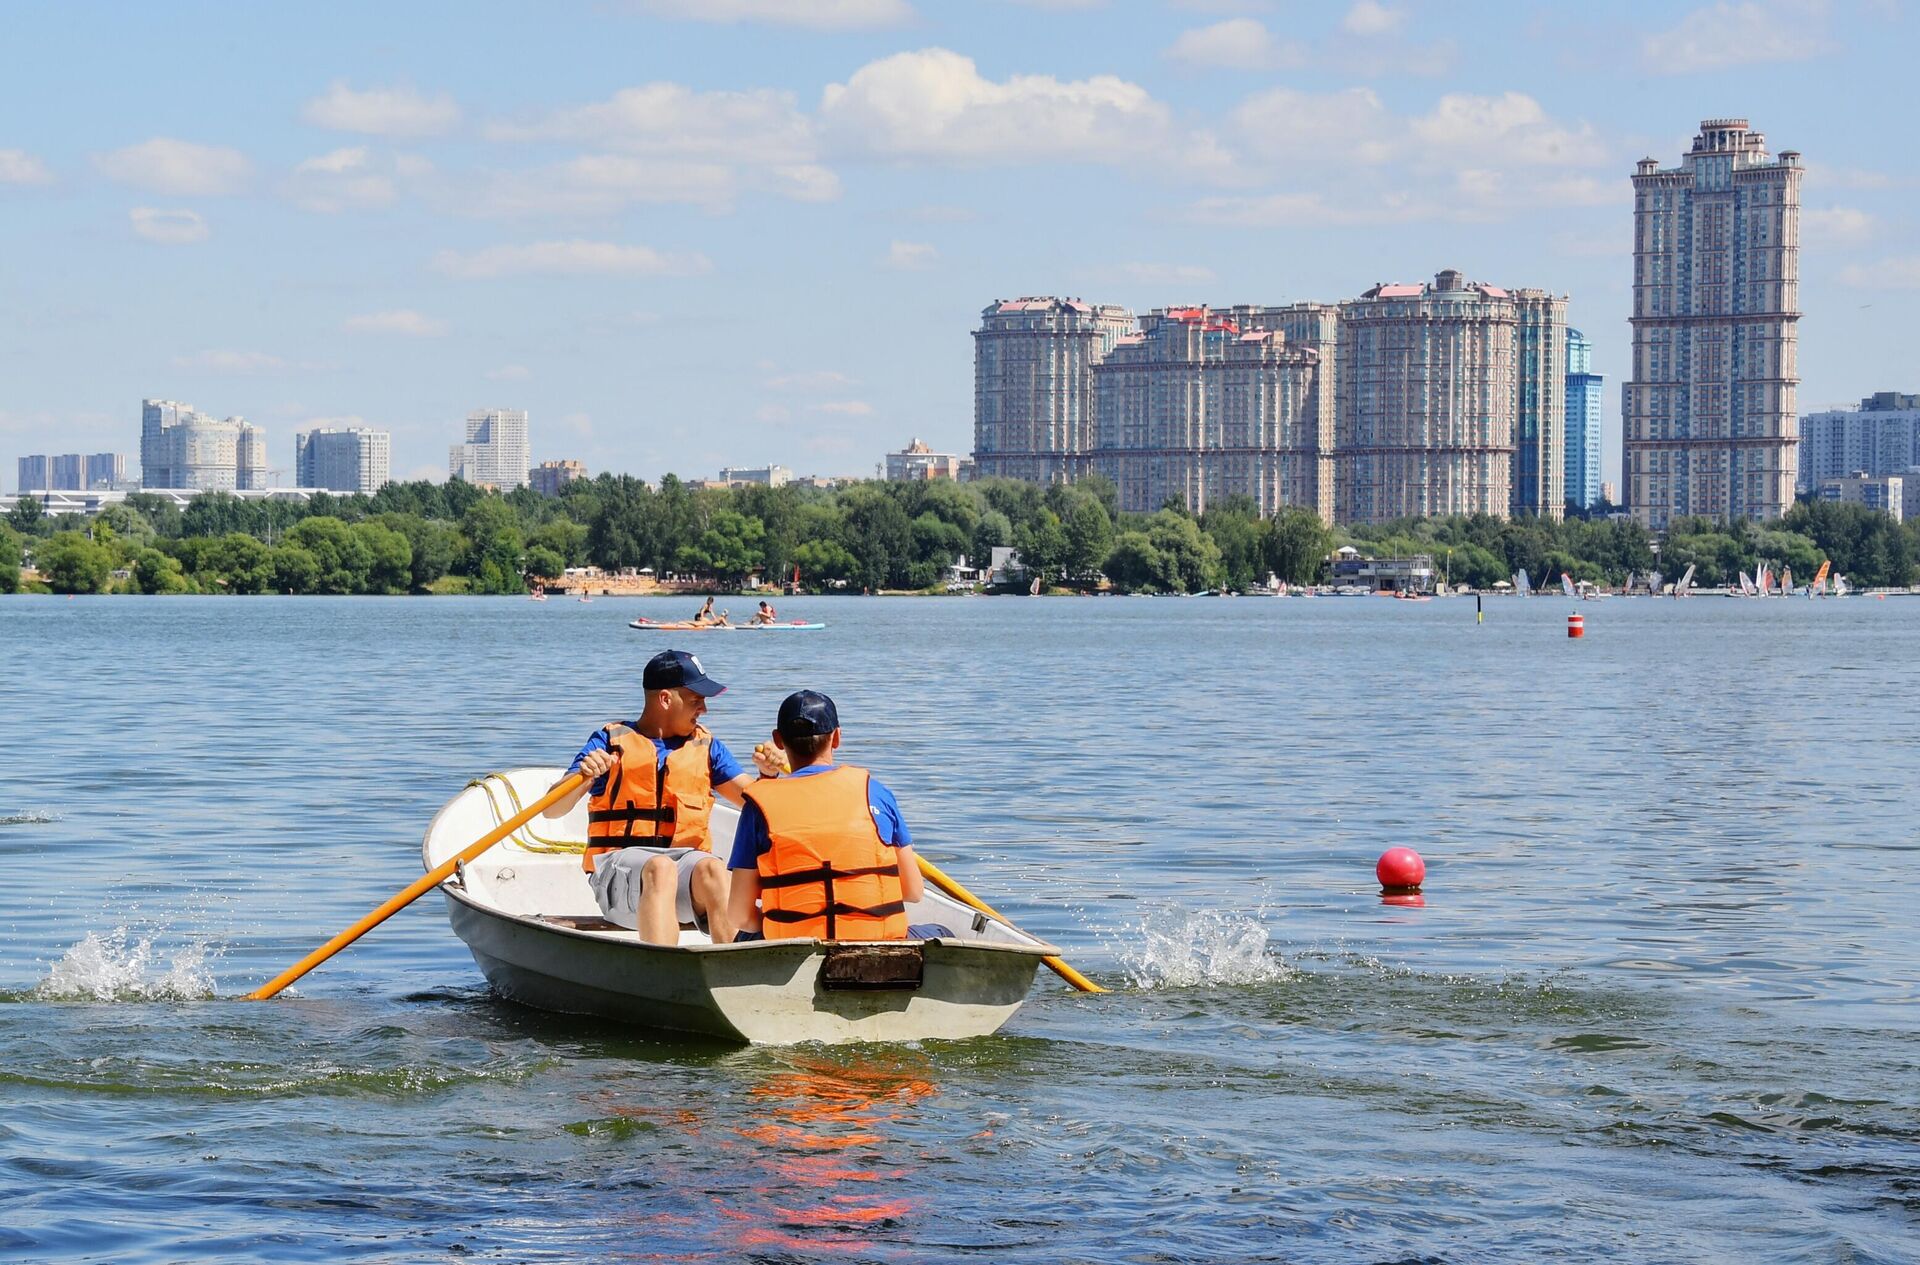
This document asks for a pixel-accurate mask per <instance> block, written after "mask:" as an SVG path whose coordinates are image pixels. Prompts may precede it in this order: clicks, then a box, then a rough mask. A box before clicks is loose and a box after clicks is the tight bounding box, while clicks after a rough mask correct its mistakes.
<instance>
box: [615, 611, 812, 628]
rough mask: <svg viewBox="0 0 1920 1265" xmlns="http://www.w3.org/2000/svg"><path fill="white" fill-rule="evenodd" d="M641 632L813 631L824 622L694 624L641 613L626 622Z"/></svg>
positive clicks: (792, 620) (684, 620)
mask: <svg viewBox="0 0 1920 1265" xmlns="http://www.w3.org/2000/svg"><path fill="white" fill-rule="evenodd" d="M627 627H629V628H637V629H639V630H640V631H642V632H813V631H815V630H816V629H820V628H825V627H826V625H825V624H810V623H807V622H806V621H805V620H801V619H788V620H778V621H776V622H774V623H771V624H754V623H746V624H696V623H694V622H693V621H692V620H687V619H674V620H657V619H648V618H647V617H646V616H644V615H642V616H641V617H640V618H638V619H636V620H634V621H633V622H632V623H630V624H628V625H627Z"/></svg>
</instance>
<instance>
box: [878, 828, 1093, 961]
mask: <svg viewBox="0 0 1920 1265" xmlns="http://www.w3.org/2000/svg"><path fill="white" fill-rule="evenodd" d="M913 859H914V860H916V861H918V862H919V863H920V872H921V873H922V874H924V875H926V876H927V879H928V881H929V882H931V883H932V884H933V885H934V886H935V887H937V888H939V889H940V890H941V891H943V892H945V893H946V894H947V895H949V896H951V897H953V898H954V899H955V900H957V901H959V902H960V903H961V904H963V905H971V906H973V907H974V908H975V909H977V910H979V911H980V912H981V913H983V914H985V915H986V916H987V917H989V918H998V919H999V920H1000V921H1001V922H1006V921H1007V920H1006V919H1005V918H1001V917H1000V915H999V914H997V913H995V912H994V911H993V907H992V906H991V905H989V904H987V903H986V902H985V901H983V900H981V899H980V898H979V897H978V896H975V895H974V894H973V893H972V892H970V891H968V890H967V889H966V888H964V887H962V886H960V884H958V883H956V882H954V881H953V880H952V879H950V878H948V877H947V876H946V873H945V872H944V871H942V870H941V868H940V867H939V866H937V865H935V864H934V863H933V862H931V861H929V860H927V858H925V857H923V856H921V855H920V854H919V853H918V852H915V853H914V854H913ZM1008 925H1009V926H1011V925H1012V924H1010V923H1009V924H1008ZM1040 960H1041V961H1042V962H1045V963H1046V964H1047V965H1048V966H1049V967H1051V968H1052V969H1053V973H1054V974H1055V975H1058V976H1059V977H1060V978H1061V979H1063V980H1065V981H1067V983H1069V984H1071V985H1073V986H1074V987H1075V988H1077V989H1079V990H1080V991H1081V992H1083V993H1104V992H1106V991H1107V990H1106V989H1104V988H1102V987H1100V986H1099V985H1098V984H1096V983H1094V982H1093V981H1092V980H1090V979H1088V978H1087V977H1086V976H1084V975H1082V974H1081V973H1080V972H1078V971H1076V970H1074V969H1073V968H1072V967H1071V966H1068V965H1067V964H1066V963H1065V962H1063V961H1061V960H1060V959H1059V958H1056V957H1044V958H1041V959H1040Z"/></svg>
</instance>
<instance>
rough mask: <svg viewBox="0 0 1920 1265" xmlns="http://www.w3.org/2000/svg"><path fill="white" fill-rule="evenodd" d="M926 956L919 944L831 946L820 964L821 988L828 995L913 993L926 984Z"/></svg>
mask: <svg viewBox="0 0 1920 1265" xmlns="http://www.w3.org/2000/svg"><path fill="white" fill-rule="evenodd" d="M926 969H927V957H926V952H925V949H924V946H922V945H920V944H917V943H916V944H830V945H828V946H827V958H826V961H824V962H822V963H821V964H820V987H822V988H824V989H826V990H827V991H828V992H834V993H840V992H913V991H915V990H917V989H918V988H919V987H920V985H921V984H922V983H923V982H925V978H926Z"/></svg>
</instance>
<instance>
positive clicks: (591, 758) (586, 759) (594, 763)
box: [540, 734, 614, 817]
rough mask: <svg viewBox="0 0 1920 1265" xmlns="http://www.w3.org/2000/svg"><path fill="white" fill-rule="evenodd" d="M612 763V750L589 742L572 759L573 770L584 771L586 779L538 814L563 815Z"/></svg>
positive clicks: (601, 776) (555, 784)
mask: <svg viewBox="0 0 1920 1265" xmlns="http://www.w3.org/2000/svg"><path fill="white" fill-rule="evenodd" d="M594 736H595V737H596V738H598V737H599V735H598V734H596V735H594ZM613 764H614V755H613V752H611V751H609V750H607V749H606V747H604V746H600V747H595V746H593V745H592V744H589V745H588V747H587V749H586V750H585V751H582V752H581V753H580V756H579V758H578V759H576V760H575V761H574V769H575V771H576V772H580V773H585V774H586V775H587V780H586V781H584V782H582V783H580V785H578V786H576V787H574V788H573V789H572V790H571V791H569V792H567V793H566V794H565V795H562V796H561V797H560V798H559V799H556V800H555V801H553V803H551V804H548V805H547V807H546V809H545V811H543V812H542V813H541V814H540V815H541V816H542V817H565V816H566V815H567V814H568V813H569V812H571V811H572V810H573V806H574V805H575V804H577V803H579V802H580V797H581V796H582V795H585V794H586V793H587V792H588V791H590V790H592V789H593V784H594V783H595V782H597V781H599V780H600V779H601V778H603V777H605V776H606V775H607V770H609V769H611V768H612V767H613ZM560 781H561V782H564V781H566V778H561V779H560ZM553 785H554V786H558V785H560V782H555V783H554V784H553ZM547 789H548V790H552V789H553V788H552V787H548V788H547Z"/></svg>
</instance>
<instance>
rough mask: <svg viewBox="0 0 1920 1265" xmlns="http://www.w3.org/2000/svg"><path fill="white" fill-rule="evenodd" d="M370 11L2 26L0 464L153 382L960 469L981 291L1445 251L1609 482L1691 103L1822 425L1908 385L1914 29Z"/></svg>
mask: <svg viewBox="0 0 1920 1265" xmlns="http://www.w3.org/2000/svg"><path fill="white" fill-rule="evenodd" d="M1229 8H1231V9H1232V10H1233V11H1232V12H1228V11H1226V10H1227V9H1229ZM510 16H511V17H513V18H514V19H515V20H512V21H509V20H508V18H509V17H510ZM723 18H724V19H731V20H726V21H722V20H706V19H723ZM371 23H372V16H371V13H370V11H369V13H368V15H367V16H365V17H361V16H360V15H358V14H357V13H356V12H355V11H353V10H348V11H346V13H345V16H344V17H343V18H340V19H337V20H332V21H322V20H320V19H319V18H318V17H317V16H315V15H312V14H301V13H291V12H285V13H282V12H264V11H255V10H252V9H248V8H245V7H241V6H215V7H214V8H213V9H212V10H209V11H206V12H205V13H203V14H201V15H200V16H198V17H194V18H190V19H183V18H180V17H179V16H178V15H170V14H161V13H147V12H143V11H140V10H128V11H126V12H124V13H122V14H120V15H118V16H117V17H116V20H115V21H114V22H112V23H110V24H106V27H105V30H104V31H103V30H102V29H101V24H97V23H90V22H87V21H85V20H83V17H82V16H81V15H74V14H70V13H64V12H60V11H48V10H28V11H25V12H23V13H21V14H17V15H15V17H14V23H13V26H14V33H13V39H14V41H15V42H16V43H17V44H18V45H19V46H20V47H23V48H33V49H35V50H36V53H37V55H36V56H35V57H33V58H28V59H23V60H22V64H21V65H20V67H18V69H17V72H16V73H15V74H14V75H13V76H12V77H10V79H9V80H8V81H7V82H6V83H5V84H3V85H0V101H4V102H6V103H7V105H8V106H9V107H11V108H9V109H7V110H5V111H4V112H0V117H4V118H6V119H8V120H9V122H8V123H7V124H6V125H4V128H0V223H4V224H6V226H7V228H8V230H9V231H10V232H11V233H12V235H13V238H14V239H15V240H17V241H24V242H30V243H32V246H33V248H32V249H31V250H27V251H23V252H21V254H20V257H19V259H18V260H17V262H16V263H15V265H14V266H13V269H12V271H11V273H10V277H9V280H10V282H12V283H13V285H12V289H13V291H14V298H15V300H16V301H15V302H14V303H13V304H11V305H10V306H9V309H8V313H7V316H6V317H5V318H4V319H5V320H6V321H7V326H6V329H5V340H6V344H7V346H8V347H9V350H10V352H11V353H12V357H13V358H14V363H13V364H12V365H10V366H9V370H8V372H7V373H6V374H5V375H4V379H0V381H4V388H0V455H5V456H7V457H10V458H17V457H18V456H21V455H27V454H32V453H43V452H70V451H87V452H97V451H108V450H117V451H125V450H127V449H128V448H129V447H130V439H129V430H130V427H129V423H128V420H127V403H126V402H127V401H129V400H137V399H140V398H149V397H150V398H163V399H186V400H195V399H207V400H217V401H219V402H220V404H221V407H222V408H223V409H230V410H232V411H234V412H236V413H238V414H241V415H244V416H246V417H247V418H248V419H249V421H251V422H252V423H253V424H254V425H256V426H259V427H261V428H263V429H264V430H265V431H266V432H267V433H268V434H269V436H270V437H271V438H272V442H273V443H274V444H275V445H276V447H275V449H274V454H273V460H272V462H271V463H270V464H272V465H273V466H275V467H276V468H278V466H279V464H280V461H281V460H282V456H281V453H280V449H281V448H284V447H286V441H285V437H287V436H290V435H292V434H294V433H296V432H302V431H307V430H311V429H316V428H346V427H354V426H361V427H369V428H374V429H380V430H386V431H389V432H391V433H392V435H393V473H394V476H395V477H396V478H412V477H439V478H444V472H445V468H446V467H445V459H444V453H445V452H446V447H447V445H448V444H449V443H450V442H452V441H454V440H456V439H458V437H459V436H458V433H457V431H458V426H459V422H460V419H461V418H462V417H464V416H465V415H466V414H467V413H468V412H470V411H471V410H472V409H473V408H475V407H476V406H477V405H478V404H480V403H483V402H485V401H487V400H500V399H510V400H512V401H513V407H514V408H517V409H525V410H527V411H528V412H529V413H531V414H532V415H533V416H534V417H535V418H536V419H538V425H537V427H536V432H535V443H534V445H533V451H532V453H531V456H532V458H533V460H534V461H536V462H538V461H541V460H548V459H554V458H560V457H568V458H577V459H580V460H583V461H584V462H585V463H586V464H587V465H588V466H589V467H591V468H594V469H619V470H630V471H633V472H634V473H637V474H642V475H646V476H649V477H657V476H658V475H660V474H662V473H665V472H667V471H669V470H671V471H675V472H678V473H682V474H683V475H691V474H694V473H697V472H705V471H710V470H714V469H718V468H720V467H721V466H726V465H739V464H742V463H749V464H754V463H777V464H781V465H786V466H789V467H792V468H795V469H800V470H819V471H823V472H835V471H840V470H849V469H864V468H865V467H866V466H867V465H868V464H869V463H870V462H871V460H872V458H873V455H874V454H878V453H882V452H886V451H889V450H892V449H894V448H897V446H898V445H899V443H900V442H901V437H903V436H908V435H919V436H923V437H925V438H926V439H927V440H928V442H929V443H930V445H931V446H932V447H933V448H934V449H936V450H939V451H950V452H961V453H964V452H968V451H970V449H971V445H970V436H971V433H972V404H973V399H972V395H973V381H972V365H971V356H970V355H969V351H970V350H971V349H970V347H969V346H968V339H967V337H966V336H967V334H968V333H969V332H970V331H971V330H972V329H973V328H974V327H975V325H976V323H977V319H978V313H979V310H980V307H981V305H982V304H983V303H985V302H987V301H988V300H989V299H991V298H992V297H994V296H995V295H1014V294H1059V295H1063V296H1075V295H1077V296H1084V297H1085V298H1086V299H1087V300H1088V301H1089V302H1092V303H1112V304H1116V305H1121V306H1125V307H1127V308H1130V309H1131V310H1133V311H1136V312H1146V311H1151V310H1153V309H1156V308H1161V309H1165V308H1171V307H1178V306H1185V305H1190V304H1198V303H1205V302H1213V303H1216V304H1220V303H1253V304H1263V305H1266V304H1291V303H1298V302H1307V301H1323V302H1324V301H1329V300H1337V299H1338V298H1340V297H1342V296H1347V295H1352V294H1357V293H1360V292H1362V291H1364V290H1365V289H1367V288H1368V287H1370V286H1372V285H1375V284H1378V283H1381V282H1389V283H1403V284H1405V283H1418V282H1420V281H1422V280H1423V279H1424V278H1426V277H1429V276H1431V275H1432V272H1433V269H1434V268H1435V267H1437V266H1445V267H1455V268H1459V269H1460V270H1461V271H1462V272H1464V273H1465V274H1467V275H1468V276H1473V277H1487V278H1523V279H1526V281H1527V282H1528V284H1534V285H1539V286H1542V287H1544V288H1546V289H1549V290H1551V291H1552V292H1553V293H1556V294H1562V293H1564V294H1568V295H1570V296H1571V301H1570V304H1569V307H1568V311H1567V317H1566V319H1567V322H1568V323H1569V324H1570V325H1573V326H1575V327H1577V328H1579V329H1581V330H1582V331H1584V332H1585V334H1586V337H1587V338H1588V339H1589V340H1590V341H1591V344H1592V356H1593V369H1594V371H1595V372H1596V373H1599V374H1601V375H1603V376H1604V378H1605V380H1606V382H1607V384H1608V398H1606V399H1604V400H1603V409H1602V442H1601V445H1600V447H1601V454H1602V472H1601V473H1602V476H1603V477H1604V478H1606V479H1608V480H1609V481H1618V479H1619V475H1620V470H1619V463H1620V451H1621V427H1620V412H1619V400H1618V398H1617V389H1618V386H1617V384H1622V383H1625V382H1627V381H1630V380H1631V378H1632V374H1631V371H1630V370H1631V365H1630V362H1629V359H1628V355H1627V352H1628V349H1629V346H1630V343H1629V333H1628V326H1627V316H1628V308H1629V302H1630V290H1631V284H1632V240H1631V235H1630V221H1629V218H1628V212H1629V210H1630V208H1631V207H1632V205H1633V195H1632V187H1631V177H1632V174H1633V171H1634V165H1635V163H1637V162H1638V161H1639V160H1640V159H1641V158H1643V157H1649V156H1651V157H1655V158H1657V159H1659V161H1660V162H1661V164H1662V165H1663V166H1665V165H1668V164H1670V163H1672V162H1673V161H1674V157H1675V156H1676V155H1678V154H1681V153H1684V152H1685V151H1686V149H1687V146H1688V142H1689V138H1690V136H1691V134H1692V132H1693V130H1694V128H1695V125H1696V123H1697V121H1698V120H1699V119H1701V118H1705V117H1710V116H1713V117H1717V116H1728V117H1732V116H1741V115H1745V116H1750V117H1752V118H1753V119H1754V121H1755V125H1756V126H1759V127H1763V128H1764V129H1765V130H1766V131H1767V133H1768V135H1769V137H1770V138H1771V139H1772V141H1773V143H1774V146H1775V148H1776V149H1779V148H1787V147H1791V148H1794V149H1797V150H1800V151H1802V152H1804V153H1805V154H1806V155H1807V156H1808V158H1807V167H1806V176H1805V185H1804V192H1803V197H1802V200H1801V201H1802V206H1803V208H1804V209H1803V213H1802V248H1801V270H1800V272H1801V286H1800V289H1801V299H1800V304H1799V306H1800V308H1801V309H1802V310H1804V311H1805V312H1807V313H1809V316H1808V318H1807V319H1806V321H1805V322H1804V323H1803V326H1802V329H1801V331H1800V334H1801V337H1800V346H1799V374H1800V378H1801V381H1802V385H1801V388H1800V392H1799V401H1798V405H1799V411H1800V412H1801V413H1802V414H1805V413H1809V412H1813V411H1818V410H1820V409H1823V408H1827V407H1831V406H1835V405H1846V404H1850V403H1851V402H1852V401H1855V400H1857V399H1859V398H1860V397H1862V396H1864V395H1868V394H1871V393H1873V392H1875V391H1880V390H1886V389H1895V390H1900V389H1910V388H1911V387H1912V386H1913V384H1912V383H1909V382H1904V381H1901V380H1900V373H1901V372H1902V367H1903V362H1902V361H1901V359H1900V356H1899V353H1900V352H1901V351H1902V350H1904V345H1905V344H1906V343H1907V342H1908V341H1910V340H1909V339H1908V338H1907V336H1906V331H1905V329H1904V328H1903V325H1902V321H1901V313H1902V312H1903V310H1904V308H1903V304H1904V303H1905V300H1904V298H1903V293H1908V294H1910V293H1911V291H1912V290H1914V289H1920V253H1916V251H1915V249H1914V240H1915V238H1914V233H1913V228H1914V224H1913V220H1912V213H1911V212H1910V211H1908V210H1907V209H1906V205H1905V204H1906V203H1907V202H1909V201H1910V189H1911V187H1912V183H1913V181H1914V177H1912V176H1911V175H1910V173H1907V172H1906V171H1904V170H1902V169H1901V168H1900V167H1899V166H1898V165H1896V160H1895V159H1894V158H1893V157H1891V156H1890V151H1888V150H1887V149H1886V148H1885V147H1884V142H1883V136H1882V131H1883V129H1876V128H1874V127H1872V126H1865V127H1863V126H1860V124H1859V121H1858V118H1857V114H1858V112H1857V111H1856V110H1852V109H1850V108H1849V107H1848V106H1847V105H1846V104H1845V103H1846V100H1847V93H1846V89H1847V88H1848V87H1849V86H1850V85H1851V84H1852V83H1853V82H1855V81H1856V80H1857V79H1860V78H1867V79H1870V80H1871V81H1873V82H1874V83H1875V84H1876V93H1877V94H1879V95H1880V97H1882V98H1884V104H1885V106H1886V108H1887V109H1888V111H1889V113H1890V114H1891V115H1893V116H1894V117H1898V116H1899V114H1900V110H1901V106H1902V103H1903V102H1908V101H1909V99H1910V98H1911V97H1913V96H1914V95H1916V93H1917V92H1920V90H1916V89H1915V88H1913V87H1912V86H1911V85H1910V84H1908V83H1907V82H1906V80H1905V78H1904V77H1903V76H1901V75H1899V74H1898V73H1897V71H1898V69H1899V66H1898V54H1897V48H1898V47H1901V46H1904V41H1905V38H1907V36H1906V34H1905V33H1906V32H1907V31H1908V29H1909V28H1910V26H1911V24H1912V18H1911V17H1910V15H1907V14H1905V13H1903V12H1902V11H1900V10H1899V9H1897V8H1894V7H1892V6H1886V7H1880V8H1869V9H1862V10H1857V11H1856V10H1846V11H1842V10H1839V9H1834V8H1828V7H1825V6H1819V5H1813V4H1796V3H1767V2H1766V0H1755V2H1753V3H1743V4H1738V5H1727V4H1706V5H1699V6H1692V7H1685V8H1674V7H1669V6H1660V5H1652V4H1645V5H1630V6H1624V7H1620V8H1617V9H1610V10H1609V11H1608V12H1607V13H1605V14H1604V15H1597V14H1595V15H1580V16H1569V15H1567V14H1565V13H1563V12H1560V11H1558V10H1554V9H1550V8H1548V7H1546V6H1540V7H1536V8H1531V9H1526V8H1512V7H1506V6H1503V7H1501V8H1500V10H1499V11H1498V12H1492V11H1488V12H1478V13H1475V12H1454V11H1451V10H1445V9H1441V8H1439V7H1437V6H1428V5H1419V4H1412V3H1407V4H1397V3H1380V2H1377V0H1361V2H1359V3H1354V4H1341V5H1337V6H1334V7H1333V8H1331V9H1329V10H1328V11H1327V12H1325V13H1317V12H1314V13H1309V12H1306V11H1303V10H1301V9H1299V8H1298V7H1292V6H1280V5H1260V4H1243V5H1232V6H1222V5H1217V4H1215V5H1206V6H1200V5H1192V4H1176V3H1167V4H1138V5H1125V4H1118V3H1107V4H1098V3H1086V4H1079V5H1073V6H1067V5H1060V4H1054V5H1038V4H1015V3H983V4H981V5H977V6H948V5H937V4H932V3H927V2H925V0H917V2H916V3H908V2H907V0H792V3H788V4H783V5H778V6H775V5H771V4H766V3H759V2H758V0H716V2H715V3H711V4H705V5H698V6H696V5H692V4H687V3H681V2H679V0H644V2H640V3H635V4H632V5H629V6H625V7H622V8H617V9H607V8H604V7H593V6H584V5H583V6H575V7H568V8H563V9H557V10H552V11H542V12H541V13H540V14H539V16H538V17H537V19H528V18H527V17H526V16H525V14H524V12H523V11H520V10H512V9H505V8H491V7H484V6H483V7H479V8H468V7H462V8H460V9H458V10H456V9H454V8H451V7H448V6H443V5H422V6H418V7H410V8H409V9H408V10H406V11H405V12H402V13H399V14H393V15H389V16H388V17H387V18H386V19H383V20H382V23H381V28H380V38H379V40H377V41H375V40H370V39H368V38H366V36H367V33H368V31H369V30H370V29H371ZM241 47H275V48H284V49H286V50H288V51H287V57H286V59H285V60H283V61H282V60H276V62H275V64H274V65H273V66H271V67H269V66H267V65H266V64H265V62H264V61H255V60H249V59H244V58H240V57H237V56H236V55H235V54H234V52H233V51H232V50H234V49H236V48H241ZM502 61H504V62H507V63H508V64H510V65H511V66H512V67H513V68H514V72H515V73H513V74H512V75H509V76H505V77H502V78H496V79H490V80H489V81H488V83H487V85H486V87H485V88H474V87H469V86H468V85H469V84H471V83H472V76H471V67H472V66H473V65H478V64H494V63H496V62H502ZM152 65H164V66H166V67H167V68H168V71H167V74H168V83H169V90H168V92H167V93H165V94H163V95H162V96H160V97H156V96H155V95H154V94H153V93H152V92H151V91H150V86H151V77H150V76H149V75H143V74H140V73H137V72H136V69H135V68H137V67H140V66H152ZM236 101H238V102H242V103H244V105H245V108H244V109H238V110H236V109H235V108H234V103H235V102H236ZM5 468H9V469H10V468H11V462H9V463H6V465H5Z"/></svg>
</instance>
